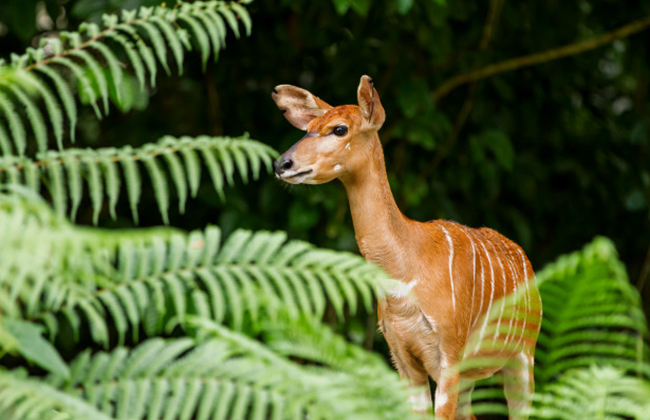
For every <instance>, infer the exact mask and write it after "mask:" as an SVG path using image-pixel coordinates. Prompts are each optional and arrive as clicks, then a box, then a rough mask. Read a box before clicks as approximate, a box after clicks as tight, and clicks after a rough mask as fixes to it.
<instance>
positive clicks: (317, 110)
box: [272, 85, 331, 131]
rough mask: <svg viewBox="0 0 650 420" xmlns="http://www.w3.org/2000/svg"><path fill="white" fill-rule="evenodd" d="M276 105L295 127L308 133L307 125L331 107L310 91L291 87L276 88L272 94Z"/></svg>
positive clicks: (280, 86)
mask: <svg viewBox="0 0 650 420" xmlns="http://www.w3.org/2000/svg"><path fill="white" fill-rule="evenodd" d="M272 96H273V100H274V101H275V104H276V105H277V106H278V108H280V110H281V111H284V117H285V118H286V119H287V120H289V122H290V123H291V124H293V125H294V126H295V127H297V128H299V129H301V130H305V131H307V125H308V124H309V123H310V122H311V120H313V119H314V118H317V117H320V116H321V115H323V114H324V113H326V112H327V110H328V109H330V108H331V106H330V105H329V104H328V103H327V102H325V101H323V100H322V99H320V98H319V97H318V96H315V95H312V94H311V93H310V92H309V91H306V90H305V89H301V88H299V87H295V86H291V85H279V86H276V87H275V89H274V92H273V93H272Z"/></svg>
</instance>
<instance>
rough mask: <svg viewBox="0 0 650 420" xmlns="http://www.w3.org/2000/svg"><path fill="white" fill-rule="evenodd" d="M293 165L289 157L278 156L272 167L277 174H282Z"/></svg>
mask: <svg viewBox="0 0 650 420" xmlns="http://www.w3.org/2000/svg"><path fill="white" fill-rule="evenodd" d="M292 166H293V161H292V160H291V159H287V158H284V157H282V156H280V157H279V158H278V159H277V160H276V161H275V162H273V169H275V173H276V174H278V175H282V174H283V173H284V171H286V170H288V169H291V167H292Z"/></svg>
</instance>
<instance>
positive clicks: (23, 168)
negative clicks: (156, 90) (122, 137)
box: [0, 136, 277, 223]
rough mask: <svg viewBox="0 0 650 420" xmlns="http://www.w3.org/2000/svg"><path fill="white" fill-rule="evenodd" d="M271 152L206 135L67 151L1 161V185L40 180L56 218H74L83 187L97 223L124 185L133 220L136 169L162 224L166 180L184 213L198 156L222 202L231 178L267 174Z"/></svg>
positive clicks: (194, 186) (193, 190) (244, 140)
mask: <svg viewBox="0 0 650 420" xmlns="http://www.w3.org/2000/svg"><path fill="white" fill-rule="evenodd" d="M276 154H277V152H275V151H274V150H273V149H272V148H270V147H269V146H266V145H264V144H262V143H258V142H256V141H254V140H250V139H249V138H248V136H243V137H239V138H235V139H231V138H223V137H207V136H200V137H197V138H190V137H181V138H179V139H176V138H173V137H169V136H166V137H163V138H162V139H160V140H159V141H158V142H157V143H155V144H147V145H145V146H142V147H140V148H137V149H134V148H132V147H130V146H126V147H123V148H121V149H115V148H106V149H96V150H93V149H68V150H64V151H61V152H54V151H49V152H45V153H39V154H37V155H36V159H35V160H32V159H29V158H27V157H22V158H20V157H13V156H10V157H4V158H0V183H22V184H25V185H27V186H29V187H31V188H32V189H34V190H38V189H39V188H40V182H42V183H43V184H44V185H45V186H46V187H47V188H48V191H49V194H50V196H51V197H52V202H53V204H54V208H55V209H56V211H57V212H58V213H59V214H64V213H66V212H67V211H69V214H70V217H71V218H72V219H73V220H74V218H75V214H76V212H77V209H78V207H79V203H80V202H81V199H82V197H83V193H84V184H85V187H86V190H87V191H88V194H89V195H90V198H91V202H92V205H93V210H94V212H93V220H94V221H95V223H97V219H98V217H99V213H100V211H101V210H102V208H103V207H104V202H105V199H108V208H109V211H110V213H111V215H112V216H113V217H115V206H116V205H117V202H118V199H119V195H120V185H121V182H122V181H124V184H125V185H126V187H127V191H128V200H129V204H130V206H131V211H132V215H133V218H134V220H135V221H136V222H137V220H138V212H137V205H138V202H139V199H140V195H141V191H142V182H141V178H142V175H143V172H142V170H141V168H142V166H144V168H145V169H146V172H144V173H146V174H147V175H148V177H149V179H150V181H151V185H152V186H153V191H154V193H155V196H156V199H157V202H158V208H159V210H160V213H161V215H162V218H163V221H164V222H165V223H167V222H168V216H167V215H168V210H169V201H170V197H169V194H168V191H169V185H168V178H171V182H172V183H173V185H174V186H175V188H176V192H177V195H178V205H179V211H180V212H181V213H183V212H184V210H185V204H186V202H187V198H188V193H189V195H191V196H192V197H195V196H196V194H197V192H198V187H199V182H200V178H201V171H202V165H201V164H200V162H201V158H202V159H203V161H204V163H205V165H206V166H207V168H208V170H209V173H210V176H211V178H212V182H213V185H214V188H215V190H216V192H217V194H219V196H220V197H221V198H222V199H224V198H225V197H224V195H223V189H224V187H225V185H226V184H228V185H233V183H234V178H233V174H235V173H237V174H239V175H240V176H241V177H242V178H243V180H244V181H248V176H249V175H248V174H249V171H250V172H252V175H253V178H254V179H257V178H258V177H259V175H260V171H261V169H262V168H261V167H262V165H264V166H265V167H266V168H267V170H270V168H271V163H272V161H273V156H275V155H276ZM163 162H164V163H163ZM120 166H121V169H122V171H121V172H122V175H120V170H119V168H118V167H120ZM21 173H23V174H24V176H21V175H20V174H21ZM35 174H39V175H40V176H39V178H40V182H37V181H35V180H34V179H33V177H34V175H35Z"/></svg>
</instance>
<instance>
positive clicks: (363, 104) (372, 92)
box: [357, 76, 386, 130]
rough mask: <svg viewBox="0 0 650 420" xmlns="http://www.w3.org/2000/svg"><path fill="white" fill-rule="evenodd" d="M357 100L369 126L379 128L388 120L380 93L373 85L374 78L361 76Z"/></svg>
mask: <svg viewBox="0 0 650 420" xmlns="http://www.w3.org/2000/svg"><path fill="white" fill-rule="evenodd" d="M357 101H358V102H359V108H361V113H362V114H363V116H364V118H365V119H366V123H367V124H368V127H369V128H370V129H372V130H379V129H380V128H381V126H382V125H383V124H384V120H386V112H385V111H384V107H383V106H381V101H380V100H379V94H378V93H377V90H376V89H375V88H374V86H373V83H372V79H371V78H370V77H368V76H361V81H360V82H359V89H357Z"/></svg>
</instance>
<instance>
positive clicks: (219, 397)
mask: <svg viewBox="0 0 650 420" xmlns="http://www.w3.org/2000/svg"><path fill="white" fill-rule="evenodd" d="M200 327H201V328H202V329H205V330H206V331H209V333H210V335H212V337H211V338H209V339H207V340H205V341H202V342H197V341H195V340H191V339H187V338H181V339H167V340H163V339H151V340H148V341H145V342H143V343H142V344H140V345H138V346H137V347H136V348H134V349H132V350H127V349H125V348H123V347H118V348H117V349H115V350H113V351H111V352H99V353H96V354H93V355H91V354H90V352H84V353H82V354H81V355H80V356H79V357H77V358H76V359H75V360H74V361H73V362H72V363H71V366H70V370H71V372H72V374H71V378H70V379H69V380H63V378H61V377H60V376H57V375H50V376H49V377H48V378H47V380H46V381H43V382H42V383H41V384H40V387H39V388H38V390H39V391H40V392H37V393H35V395H33V396H32V399H34V400H33V401H30V395H25V394H24V392H23V390H24V388H25V386H26V385H32V384H31V382H33V381H32V380H30V379H26V378H23V377H21V375H20V372H6V373H5V372H0V400H2V401H4V402H3V403H2V405H0V410H2V409H4V410H5V411H4V412H5V413H7V412H12V413H15V412H16V411H18V412H20V411H21V410H27V408H25V407H26V406H28V405H29V404H30V403H31V404H37V403H40V401H38V400H36V398H41V397H42V396H45V397H46V401H47V403H49V404H46V407H45V409H49V410H52V409H53V408H55V409H56V410H57V411H59V412H61V413H64V414H66V415H67V416H69V417H68V418H71V419H77V418H85V417H83V416H84V415H85V416H88V415H90V414H95V413H92V412H91V411H88V412H86V411H84V412H81V413H80V412H78V411H74V410H75V409H76V410H81V409H86V410H92V409H94V410H96V411H97V413H96V414H97V416H96V417H92V418H100V419H101V418H128V419H138V418H161V417H163V415H164V418H165V419H169V420H175V419H179V420H180V419H189V418H197V419H208V418H210V419H212V418H232V419H235V418H250V419H258V418H259V419H267V418H279V419H284V418H305V417H309V418H321V419H324V420H328V419H394V418H403V419H414V418H417V417H416V416H414V415H413V414H412V413H410V409H409V407H408V406H407V404H406V398H405V390H404V388H403V387H402V386H401V383H400V382H399V380H398V379H397V375H396V374H395V373H394V372H392V371H391V370H390V368H388V366H385V365H381V364H377V365H376V366H375V371H374V372H375V375H374V379H376V380H380V382H379V381H378V382H375V383H371V382H368V381H367V379H368V378H363V379H361V378H355V375H354V374H355V373H358V372H363V371H364V370H366V369H364V367H363V366H356V367H351V366H350V368H351V371H348V372H340V373H339V372H334V371H331V370H329V369H311V368H309V367H305V366H300V365H298V364H296V363H293V362H290V361H288V360H286V359H285V358H283V357H280V356H279V355H277V354H275V353H274V352H272V351H270V350H268V349H265V348H264V347H263V346H261V345H260V344H259V343H257V342H255V341H253V340H251V339H249V338H247V337H245V336H243V335H240V334H237V333H233V332H228V331H226V330H223V329H220V328H219V327H218V326H217V325H215V324H210V323H209V322H203V323H201V325H200ZM366 376H367V374H366ZM54 395H56V396H60V398H61V402H60V403H59V404H58V405H56V406H54V407H52V405H51V402H50V399H49V398H47V397H50V396H54ZM74 402H76V403H77V404H79V405H80V407H76V406H74V404H73V403H74ZM45 409H44V410H43V412H46V411H45ZM31 410H32V411H33V409H31ZM0 413H2V411H0ZM30 414H32V413H30ZM296 416H298V417H296ZM13 418H15V419H16V420H20V419H23V418H27V416H26V415H23V414H22V413H21V415H14V417H13ZM39 418H49V417H39Z"/></svg>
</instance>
